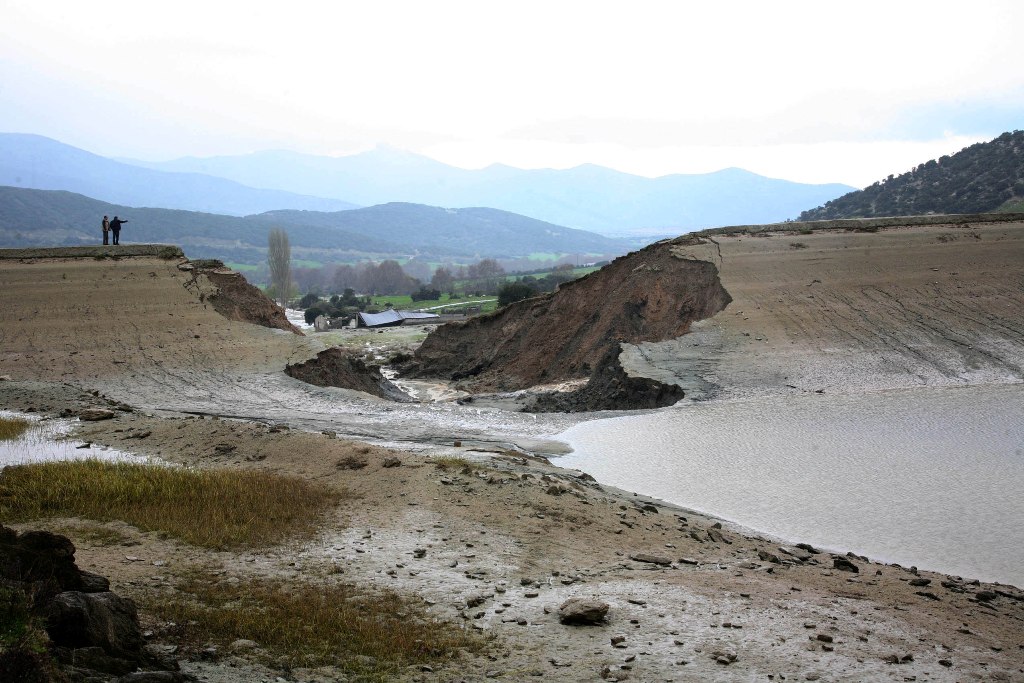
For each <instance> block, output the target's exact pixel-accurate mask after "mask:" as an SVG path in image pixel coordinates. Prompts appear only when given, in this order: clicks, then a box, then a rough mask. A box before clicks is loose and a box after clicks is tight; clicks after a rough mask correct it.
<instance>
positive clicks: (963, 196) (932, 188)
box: [800, 130, 1024, 221]
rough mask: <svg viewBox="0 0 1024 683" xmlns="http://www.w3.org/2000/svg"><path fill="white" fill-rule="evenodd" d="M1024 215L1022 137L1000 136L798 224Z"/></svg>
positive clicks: (883, 183) (856, 194) (830, 205)
mask: <svg viewBox="0 0 1024 683" xmlns="http://www.w3.org/2000/svg"><path fill="white" fill-rule="evenodd" d="M999 209H1003V210H1013V211H1024V131H1020V130H1017V131H1013V132H1010V133H1003V134H1002V135H1000V136H999V137H997V138H996V139H995V140H991V141H989V142H979V143H977V144H974V145H971V146H970V147H967V148H965V149H962V150H960V151H959V152H957V153H956V154H953V155H947V156H943V157H940V158H938V159H932V160H931V161H928V162H926V163H923V164H920V165H919V166H917V167H916V168H914V169H913V170H911V171H908V172H906V173H902V174H900V175H898V176H892V175H891V176H889V177H888V178H886V179H885V180H881V181H879V182H877V183H874V184H873V185H871V186H870V187H866V188H864V189H863V190H859V191H857V192H851V193H849V194H846V195H843V196H842V197H839V198H838V199H834V200H832V201H830V202H827V203H826V204H825V205H824V206H819V207H818V208H816V209H811V210H808V211H804V212H803V213H802V214H800V220H805V221H811V220H824V219H833V218H870V217H875V216H914V215H920V214H926V213H984V212H987V211H996V210H999Z"/></svg>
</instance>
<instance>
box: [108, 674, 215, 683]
mask: <svg viewBox="0 0 1024 683" xmlns="http://www.w3.org/2000/svg"><path fill="white" fill-rule="evenodd" d="M195 680H198V679H196V677H195V676H191V675H189V674H183V673H181V672H179V671H136V672H135V673H130V674H127V675H125V676H121V677H120V678H118V679H117V683H186V682H187V681H195Z"/></svg>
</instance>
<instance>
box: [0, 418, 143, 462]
mask: <svg viewBox="0 0 1024 683" xmlns="http://www.w3.org/2000/svg"><path fill="white" fill-rule="evenodd" d="M0 417H6V418H19V419H22V420H28V421H29V423H30V425H29V428H28V429H27V430H25V432H24V433H23V434H22V435H21V436H19V437H18V438H16V439H7V440H0V470H2V469H3V468H4V467H5V466H7V465H22V464H28V463H34V462H45V461H49V460H84V459H88V458H98V459H101V460H130V461H133V462H146V461H147V460H146V458H143V457H140V456H136V455H132V454H130V453H124V452H122V451H119V450H116V449H113V448H106V447H105V446H98V445H96V444H88V445H87V444H83V443H82V442H81V441H74V440H65V437H66V436H67V435H68V434H70V433H71V430H72V429H73V428H74V426H75V425H76V424H77V423H78V420H75V419H39V417H38V416H36V415H26V414H24V413H16V412H13V411H9V410H0Z"/></svg>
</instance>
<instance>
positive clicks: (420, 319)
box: [359, 309, 441, 327]
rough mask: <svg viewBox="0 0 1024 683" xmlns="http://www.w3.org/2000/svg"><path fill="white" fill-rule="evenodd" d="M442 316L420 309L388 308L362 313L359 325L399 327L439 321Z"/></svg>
mask: <svg viewBox="0 0 1024 683" xmlns="http://www.w3.org/2000/svg"><path fill="white" fill-rule="evenodd" d="M440 317H441V316H439V315H437V314H436V313H421V312H420V311H396V310H394V309H388V310H386V311H384V312H382V313H360V314H359V327H397V326H398V325H420V324H423V323H430V322H437V320H438V319H439V318H440Z"/></svg>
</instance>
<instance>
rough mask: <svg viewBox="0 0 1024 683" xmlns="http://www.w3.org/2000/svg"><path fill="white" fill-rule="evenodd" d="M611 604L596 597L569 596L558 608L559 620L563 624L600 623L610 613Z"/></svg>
mask: <svg viewBox="0 0 1024 683" xmlns="http://www.w3.org/2000/svg"><path fill="white" fill-rule="evenodd" d="M608 609H609V605H608V603H607V602H604V601H603V600H597V599H595V598H569V599H568V600H566V601H565V602H563V603H562V605H561V606H560V607H559V608H558V620H559V621H560V622H561V623H563V624H569V625H586V624H599V623H601V622H602V621H604V618H605V617H606V616H607V615H608Z"/></svg>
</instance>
